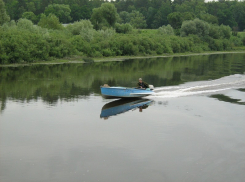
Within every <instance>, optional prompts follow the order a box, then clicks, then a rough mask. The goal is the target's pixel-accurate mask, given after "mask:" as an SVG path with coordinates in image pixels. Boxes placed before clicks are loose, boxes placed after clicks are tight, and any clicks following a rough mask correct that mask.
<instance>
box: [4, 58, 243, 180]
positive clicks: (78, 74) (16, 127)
mask: <svg viewBox="0 0 245 182" xmlns="http://www.w3.org/2000/svg"><path fill="white" fill-rule="evenodd" d="M244 72H245V54H224V55H221V54H219V55H210V56H189V57H175V58H157V59H144V60H128V61H124V62H107V63H93V64H64V65H39V66H26V67H12V68H0V104H1V106H0V107H1V111H0V181H1V182H67V181H70V182H78V181H79V182H83V181H89V182H96V181H102V182H108V181H119V182H131V181H132V182H137V181H139V182H142V181H146V182H149V181H156V182H158V181H159V182H160V181H166V182H179V181H183V182H190V181H193V182H196V181H201V182H204V181H205V182H206V181H208V182H210V181H215V182H216V181H217V182H218V181H220V182H226V181H227V182H228V181H229V182H230V181H233V182H242V181H244V179H245V173H244V171H245V155H244V154H245V140H244V138H245V132H244V131H245V75H244ZM139 77H143V79H144V80H145V81H146V82H148V83H151V84H153V85H154V86H155V87H156V89H155V92H156V93H155V94H154V95H153V96H150V97H147V98H145V99H137V100H135V99H133V100H127V101H125V100H106V99H103V98H102V97H101V95H100V89H99V86H100V85H102V84H104V83H107V84H109V85H113V86H130V87H133V86H135V85H136V83H137V79H138V78H139Z"/></svg>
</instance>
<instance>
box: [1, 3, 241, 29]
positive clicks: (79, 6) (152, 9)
mask: <svg viewBox="0 0 245 182" xmlns="http://www.w3.org/2000/svg"><path fill="white" fill-rule="evenodd" d="M3 1H4V2H5V4H6V9H7V13H8V15H9V16H10V18H11V19H12V20H18V19H20V18H23V17H24V18H27V17H28V18H30V19H31V20H32V21H34V22H38V21H39V20H40V18H41V15H42V14H45V15H48V14H50V13H53V14H56V16H58V17H59V20H60V21H61V22H62V23H71V22H75V21H79V20H81V19H90V18H91V16H92V13H93V10H94V8H98V7H100V6H101V4H103V3H107V2H108V1H106V0H3ZM111 3H112V4H114V5H115V7H116V9H117V12H118V13H119V15H120V18H121V19H122V20H121V21H123V22H130V16H131V17H132V16H140V17H139V18H143V19H144V20H145V24H143V25H142V26H141V28H154V29H155V28H159V27H161V26H163V25H167V24H171V22H172V21H175V24H180V25H181V23H182V22H183V21H184V20H190V19H192V20H193V19H195V18H199V19H201V20H204V21H206V22H209V23H215V24H218V25H221V24H223V25H229V26H230V27H231V28H232V29H234V30H235V31H238V30H239V31H243V30H244V29H245V18H244V17H245V1H238V0H232V1H229V0H219V1H211V2H210V1H209V2H205V1H204V0H174V1H171V0H116V1H111ZM132 12H137V14H138V15H130V13H132ZM170 14H171V16H170V17H171V19H170V18H168V16H169V15H170ZM179 14H181V16H179ZM177 26H178V25H177Z"/></svg>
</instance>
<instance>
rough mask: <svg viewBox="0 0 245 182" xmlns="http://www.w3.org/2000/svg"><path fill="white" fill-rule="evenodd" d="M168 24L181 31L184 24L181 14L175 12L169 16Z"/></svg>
mask: <svg viewBox="0 0 245 182" xmlns="http://www.w3.org/2000/svg"><path fill="white" fill-rule="evenodd" d="M168 22H169V24H170V25H171V26H172V27H173V28H174V29H179V28H180V27H181V25H182V22H183V17H182V15H181V13H179V12H174V13H170V14H169V15H168Z"/></svg>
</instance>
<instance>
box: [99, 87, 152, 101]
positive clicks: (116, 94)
mask: <svg viewBox="0 0 245 182" xmlns="http://www.w3.org/2000/svg"><path fill="white" fill-rule="evenodd" d="M100 89H101V94H102V96H103V97H104V98H138V97H146V96H149V95H152V94H153V93H154V92H153V91H152V90H145V89H137V88H127V87H103V86H101V87H100Z"/></svg>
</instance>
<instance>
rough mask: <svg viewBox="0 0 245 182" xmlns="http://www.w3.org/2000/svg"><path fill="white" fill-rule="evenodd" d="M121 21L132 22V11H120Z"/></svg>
mask: <svg viewBox="0 0 245 182" xmlns="http://www.w3.org/2000/svg"><path fill="white" fill-rule="evenodd" d="M119 17H120V20H119V22H120V23H129V22H130V13H128V12H127V11H122V12H120V13H119Z"/></svg>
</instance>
